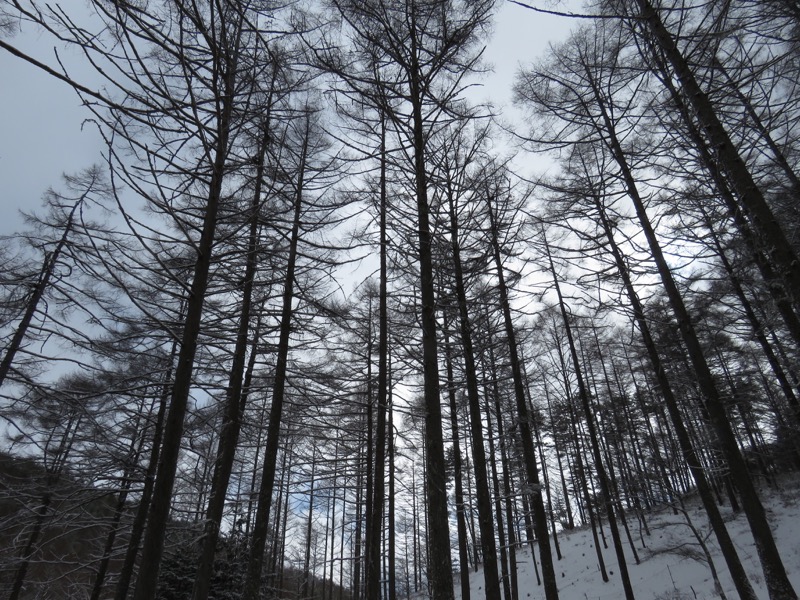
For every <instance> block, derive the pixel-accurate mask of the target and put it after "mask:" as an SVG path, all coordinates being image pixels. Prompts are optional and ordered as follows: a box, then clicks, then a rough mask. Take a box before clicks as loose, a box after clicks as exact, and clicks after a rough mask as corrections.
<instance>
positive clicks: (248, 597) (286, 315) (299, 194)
mask: <svg viewBox="0 0 800 600" xmlns="http://www.w3.org/2000/svg"><path fill="white" fill-rule="evenodd" d="M304 119H305V120H306V122H305V126H306V130H305V137H304V139H303V146H302V148H301V151H300V162H299V171H298V174H297V184H296V188H295V197H294V216H293V218H292V231H291V234H290V237H289V257H288V260H287V264H286V277H285V279H284V286H283V298H282V306H281V321H280V333H279V337H278V352H277V358H276V363H275V379H274V383H273V387H272V405H271V406H270V413H269V424H268V425H267V444H266V447H265V449H264V464H263V467H262V471H261V487H260V489H259V491H258V508H257V509H256V521H255V524H254V525H253V535H252V537H251V545H250V556H249V558H248V562H247V575H246V579H245V583H244V589H243V593H242V597H243V598H244V599H245V600H257V599H258V594H259V590H260V588H261V569H262V566H263V562H264V547H265V544H266V540H267V524H268V522H269V512H270V508H271V505H272V491H273V488H274V486H275V468H276V463H277V459H278V448H279V443H280V429H281V420H282V417H283V401H284V392H285V390H286V374H287V368H288V364H289V334H290V333H291V329H292V317H293V314H294V310H293V307H292V304H293V300H294V283H295V282H294V279H295V267H296V264H297V246H298V242H299V239H300V216H301V215H302V209H303V193H304V183H305V169H306V158H307V156H308V146H309V139H308V138H309V135H310V119H311V114H310V111H309V112H307V113H306V115H305V116H304ZM137 600H138V599H137Z"/></svg>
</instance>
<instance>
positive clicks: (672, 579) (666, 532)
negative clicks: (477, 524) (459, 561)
mask: <svg viewBox="0 0 800 600" xmlns="http://www.w3.org/2000/svg"><path fill="white" fill-rule="evenodd" d="M779 486H780V489H777V490H774V489H770V488H766V487H764V488H762V490H761V492H762V496H761V497H762V502H763V504H764V506H765V508H766V510H767V515H768V518H769V521H770V523H771V524H772V529H773V534H774V535H775V540H776V543H777V544H778V548H779V549H780V551H781V555H782V557H783V562H784V566H785V567H786V569H787V571H788V572H789V577H790V579H791V581H792V585H793V586H794V588H795V590H799V591H800V478H798V477H793V478H791V479H784V480H782V481H781V482H780V483H779ZM686 510H687V513H688V515H689V517H690V518H691V520H692V522H693V523H694V525H695V527H696V528H697V529H698V531H699V532H700V533H701V535H704V536H705V539H706V544H707V545H708V548H709V550H710V553H711V556H712V559H713V562H714V565H715V566H716V569H717V572H718V573H719V578H720V581H721V583H722V588H723V591H724V593H725V594H726V596H727V598H728V599H729V600H733V599H735V598H738V597H739V596H738V594H737V593H736V590H735V588H734V586H733V583H732V581H731V578H730V576H729V575H728V569H727V566H726V565H725V561H724V559H723V558H722V555H721V553H720V551H719V548H718V547H717V545H716V539H715V538H714V535H713V533H711V529H710V526H709V524H708V519H707V518H706V516H705V511H704V510H703V508H702V507H701V505H700V502H699V499H697V498H690V499H687V500H686ZM722 512H723V516H724V517H725V520H726V524H727V526H728V531H729V532H730V534H731V537H732V538H733V540H734V543H735V544H736V548H737V551H738V553H739V556H740V558H741V560H742V563H743V565H744V568H745V570H746V571H747V574H748V576H749V577H750V581H751V583H752V585H753V588H754V589H755V591H756V593H757V594H758V597H759V598H761V599H763V600H767V599H768V595H767V591H766V587H765V586H764V577H763V574H762V572H761V568H760V565H759V562H758V557H757V555H756V550H755V547H754V544H753V540H752V538H751V536H750V532H749V528H748V525H747V520H746V518H745V516H744V514H743V513H740V514H738V515H734V514H733V513H732V511H731V510H730V508H729V507H727V506H725V507H722ZM626 516H627V520H628V524H629V527H630V528H631V536H632V537H633V540H634V544H635V546H636V550H637V552H638V553H639V558H640V559H641V564H639V565H637V564H636V563H635V561H634V558H633V555H632V553H631V550H630V547H629V545H628V543H627V539H625V538H626V536H625V533H624V530H623V529H622V528H621V526H620V535H621V536H622V537H623V545H624V547H625V556H626V559H627V561H628V571H629V573H630V577H631V584H632V586H633V591H634V595H635V597H636V599H637V600H651V599H652V600H684V599H687V600H705V599H712V598H719V597H720V596H719V594H717V593H716V592H715V591H714V582H713V579H712V576H711V572H710V570H709V568H708V566H707V565H706V564H705V562H703V561H702V559H700V560H698V559H694V558H691V556H697V557H698V558H700V557H702V552H701V551H700V546H699V544H698V542H697V540H696V538H695V536H694V535H693V534H692V532H691V530H690V528H689V527H688V525H687V524H686V519H685V517H684V516H683V514H682V513H679V514H678V515H677V516H675V515H674V514H673V512H672V510H671V509H670V508H669V507H665V508H662V509H660V510H659V511H658V512H655V513H650V514H648V515H646V519H647V523H648V526H649V528H650V535H649V536H648V535H647V534H646V533H645V532H644V530H643V529H642V531H641V538H643V539H644V545H643V544H642V539H641V538H640V531H639V524H638V521H637V519H636V517H635V516H634V515H633V514H626ZM605 525H606V524H605V523H604V526H605ZM606 538H607V539H608V545H609V547H608V549H605V548H604V549H603V558H604V561H605V564H606V570H607V572H608V575H609V582H608V583H603V580H602V578H601V575H600V570H599V567H598V564H597V554H596V551H595V549H594V543H593V539H592V532H591V529H589V528H588V527H586V528H581V529H576V530H573V531H571V532H566V531H561V532H559V538H558V541H559V543H560V545H561V553H562V556H563V558H562V559H561V560H557V557H556V553H555V549H553V558H554V560H555V570H556V577H557V580H558V591H559V597H560V598H561V600H611V599H621V598H624V597H625V595H624V592H623V589H622V582H621V580H620V578H619V568H618V566H617V559H616V555H615V553H614V549H613V546H612V541H611V534H610V531H609V530H608V528H607V527H606ZM601 544H602V539H601ZM551 546H552V540H551ZM538 554H539V552H538V548H537V550H536V556H537V560H538ZM517 563H518V573H519V598H520V600H527V599H528V598H532V599H538V598H544V588H543V587H542V586H539V585H537V582H536V575H535V573H534V567H533V564H532V562H531V555H530V551H529V550H525V551H519V550H518V551H517ZM455 579H456V585H457V587H456V599H457V600H460V598H461V590H460V586H458V576H456V578H455ZM470 588H471V590H472V592H471V597H472V598H473V599H482V598H484V594H483V591H482V588H483V573H482V572H481V571H479V572H477V573H476V572H473V573H471V575H470Z"/></svg>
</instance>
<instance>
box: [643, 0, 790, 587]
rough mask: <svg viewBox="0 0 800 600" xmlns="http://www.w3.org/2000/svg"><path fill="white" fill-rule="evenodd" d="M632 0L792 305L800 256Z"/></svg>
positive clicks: (777, 578)
mask: <svg viewBox="0 0 800 600" xmlns="http://www.w3.org/2000/svg"><path fill="white" fill-rule="evenodd" d="M637 5H638V7H639V10H640V13H641V16H640V18H641V20H642V22H644V23H645V25H646V26H647V28H648V30H649V31H650V34H651V35H652V40H653V41H654V43H655V44H657V45H658V47H659V48H660V49H661V51H662V52H663V53H664V55H665V56H666V58H667V60H668V61H669V63H670V64H671V65H672V69H673V72H674V75H675V77H676V78H677V79H678V81H680V83H681V86H682V87H683V89H684V91H685V95H686V98H687V99H688V101H689V103H690V104H691V106H692V108H693V109H694V113H695V117H696V118H697V121H698V122H699V123H700V126H701V127H702V129H703V132H704V133H705V135H706V137H707V138H708V140H709V143H710V144H711V147H712V148H714V151H715V156H714V160H715V162H717V163H718V164H719V167H720V169H721V170H722V171H723V172H724V173H725V175H726V177H727V179H728V180H729V181H730V182H731V185H732V186H733V189H734V190H735V191H736V195H737V196H738V198H739V201H740V202H741V205H742V208H743V212H744V213H745V214H746V216H747V218H748V219H749V221H750V223H751V224H752V226H753V228H754V229H755V231H756V232H757V235H758V238H759V245H760V246H761V247H763V248H766V249H767V251H768V254H769V257H770V259H771V260H772V262H773V263H774V265H775V267H776V270H777V272H778V273H779V274H780V277H781V279H782V280H783V281H784V285H785V288H786V292H787V294H788V295H789V296H790V297H791V299H792V304H793V306H794V307H795V309H796V307H797V305H798V302H800V260H798V257H797V254H796V253H795V252H794V250H793V249H792V246H791V244H790V243H789V241H788V240H787V239H786V236H785V235H784V232H783V230H782V229H781V227H780V225H779V224H778V221H777V219H776V218H775V215H774V214H773V213H772V210H771V209H770V207H769V205H768V204H767V201H766V199H765V198H764V196H763V194H762V193H761V190H760V189H759V187H758V185H757V184H756V182H755V181H754V180H753V177H752V175H751V173H750V170H749V169H748V167H747V164H746V163H745V162H744V160H742V157H741V156H740V155H739V153H738V152H737V150H736V146H735V145H734V144H733V142H732V141H731V139H730V137H729V136H728V133H727V131H726V130H725V127H724V126H723V125H722V123H721V122H720V120H719V118H718V117H717V114H716V111H715V110H714V106H713V104H712V103H711V100H710V99H709V97H708V95H707V94H706V93H705V92H704V91H703V90H702V88H701V87H700V84H699V83H698V82H697V79H696V78H695V76H694V73H693V72H692V69H691V67H690V66H689V63H688V62H687V60H686V58H685V57H684V56H683V54H682V53H681V51H680V50H679V49H678V46H677V44H676V43H675V40H674V38H673V37H672V34H671V33H670V32H669V30H668V29H667V28H666V27H665V25H664V22H663V21H662V19H661V16H660V14H659V12H658V11H657V10H656V9H655V8H654V7H653V5H652V4H651V2H650V0H637ZM767 552H769V550H768V551H767ZM782 571H783V569H782V563H781V564H780V565H778V564H775V565H772V566H770V572H769V573H766V575H767V580H768V581H767V583H768V586H769V587H770V588H771V589H772V588H773V587H774V593H775V594H778V593H783V594H785V595H784V596H783V597H784V598H796V597H797V595H796V594H795V592H794V590H793V588H792V586H791V584H789V580H788V578H786V576H785V572H784V573H782ZM770 580H771V582H770ZM776 597H777V596H776Z"/></svg>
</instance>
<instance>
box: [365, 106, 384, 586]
mask: <svg viewBox="0 0 800 600" xmlns="http://www.w3.org/2000/svg"><path fill="white" fill-rule="evenodd" d="M380 157H381V158H380V191H379V193H380V284H379V292H378V294H379V298H378V304H379V307H378V320H379V325H378V414H377V420H376V421H377V422H376V424H375V475H374V477H373V486H372V489H373V498H372V518H371V521H370V527H369V528H368V530H367V541H368V543H367V552H368V554H367V557H366V558H367V574H366V576H367V586H366V592H367V597H368V598H371V599H374V600H379V599H380V597H381V593H380V582H381V576H380V575H381V537H382V536H381V532H382V531H383V509H384V498H385V495H386V494H385V485H386V483H385V462H386V398H387V391H388V366H387V365H388V363H387V356H388V345H389V310H388V308H387V299H388V292H387V279H388V272H387V267H386V252H387V244H388V240H387V237H386V211H387V192H386V126H385V121H384V119H383V117H382V118H381V146H380Z"/></svg>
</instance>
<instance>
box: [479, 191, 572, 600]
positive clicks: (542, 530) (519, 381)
mask: <svg viewBox="0 0 800 600" xmlns="http://www.w3.org/2000/svg"><path fill="white" fill-rule="evenodd" d="M494 200H495V198H494V197H493V195H492V194H487V196H486V202H487V206H488V211H487V212H488V213H489V224H490V234H491V238H490V240H491V245H492V254H493V258H494V263H495V268H496V269H497V284H498V291H499V293H500V305H501V308H502V311H503V324H504V326H505V331H506V339H507V340H508V355H509V361H510V363H511V375H512V378H513V380H514V399H515V401H516V408H517V416H518V418H519V421H518V425H519V437H520V441H521V442H522V456H523V458H524V460H525V471H526V475H527V476H528V485H527V486H526V487H527V490H526V491H527V492H528V493H529V494H530V496H531V504H532V505H533V523H534V529H535V531H536V539H537V540H538V542H539V556H540V560H541V561H542V576H543V579H544V592H545V598H547V600H557V598H558V584H557V583H556V572H555V567H554V565H553V552H552V550H551V549H550V535H549V533H548V531H547V514H546V513H545V509H544V501H543V500H542V485H541V483H540V481H539V469H538V467H537V465H536V449H535V448H534V445H533V435H532V434H531V416H530V415H529V414H528V403H527V400H526V398H525V382H524V381H523V378H522V367H521V365H520V360H519V351H518V348H517V334H516V331H515V329H514V323H513V321H512V320H511V303H510V302H509V299H508V287H507V285H506V278H505V274H504V271H503V261H502V257H501V254H500V241H499V231H498V225H497V222H496V219H495V214H494V208H493V206H492V202H493V201H494Z"/></svg>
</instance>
